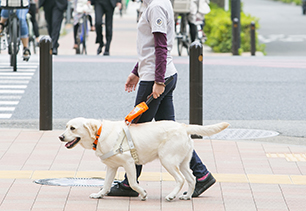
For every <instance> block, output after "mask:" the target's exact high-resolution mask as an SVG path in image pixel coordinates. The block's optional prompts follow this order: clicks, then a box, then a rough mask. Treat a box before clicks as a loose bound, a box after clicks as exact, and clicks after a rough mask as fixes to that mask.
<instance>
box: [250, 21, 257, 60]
mask: <svg viewBox="0 0 306 211" xmlns="http://www.w3.org/2000/svg"><path fill="white" fill-rule="evenodd" d="M255 28H256V27H255V22H254V21H252V23H251V55H252V56H255V52H256V37H255Z"/></svg>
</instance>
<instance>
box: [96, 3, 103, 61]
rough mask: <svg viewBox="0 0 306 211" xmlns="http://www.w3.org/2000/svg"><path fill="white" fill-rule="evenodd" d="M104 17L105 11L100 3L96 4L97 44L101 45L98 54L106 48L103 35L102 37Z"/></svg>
mask: <svg viewBox="0 0 306 211" xmlns="http://www.w3.org/2000/svg"><path fill="white" fill-rule="evenodd" d="M103 15H104V9H103V7H102V5H101V4H100V3H99V2H96V4H95V25H96V43H98V44H99V47H98V49H97V54H98V55H99V54H100V53H101V52H102V48H103V46H104V42H103V35H102V17H103Z"/></svg>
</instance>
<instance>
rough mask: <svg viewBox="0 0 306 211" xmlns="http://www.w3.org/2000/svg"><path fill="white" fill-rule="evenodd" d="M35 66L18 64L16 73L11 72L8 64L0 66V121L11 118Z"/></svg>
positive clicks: (35, 68)
mask: <svg viewBox="0 0 306 211" xmlns="http://www.w3.org/2000/svg"><path fill="white" fill-rule="evenodd" d="M37 66H38V65H33V64H22V63H20V64H18V70H17V72H13V71H12V68H10V65H9V64H8V63H1V64H0V119H10V118H11V117H12V115H13V113H14V111H15V108H16V106H17V105H18V103H19V101H20V100H21V98H22V95H23V94H24V93H25V91H26V89H27V86H28V83H29V81H30V80H31V79H32V77H33V75H34V73H35V71H36V70H37Z"/></svg>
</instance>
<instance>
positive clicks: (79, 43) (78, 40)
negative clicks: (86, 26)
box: [75, 23, 82, 54]
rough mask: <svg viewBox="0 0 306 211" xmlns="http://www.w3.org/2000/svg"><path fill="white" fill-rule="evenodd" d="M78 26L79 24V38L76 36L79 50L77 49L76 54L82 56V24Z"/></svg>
mask: <svg viewBox="0 0 306 211" xmlns="http://www.w3.org/2000/svg"><path fill="white" fill-rule="evenodd" d="M78 24H79V27H78V31H77V36H76V41H77V45H78V48H77V49H75V54H80V47H81V36H82V26H81V25H80V23H78Z"/></svg>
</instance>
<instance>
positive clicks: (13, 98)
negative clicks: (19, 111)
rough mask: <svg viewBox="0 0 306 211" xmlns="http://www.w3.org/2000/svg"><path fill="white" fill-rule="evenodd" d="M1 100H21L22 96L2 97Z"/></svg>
mask: <svg viewBox="0 0 306 211" xmlns="http://www.w3.org/2000/svg"><path fill="white" fill-rule="evenodd" d="M0 99H1V100H3V99H10V100H20V99H21V96H19V95H1V96H0Z"/></svg>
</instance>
